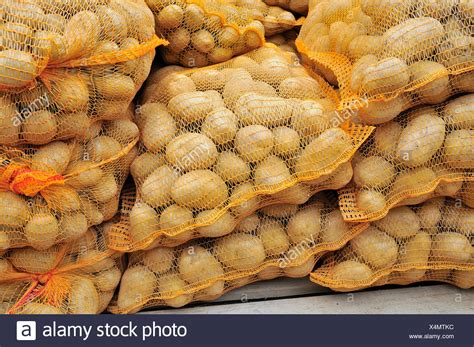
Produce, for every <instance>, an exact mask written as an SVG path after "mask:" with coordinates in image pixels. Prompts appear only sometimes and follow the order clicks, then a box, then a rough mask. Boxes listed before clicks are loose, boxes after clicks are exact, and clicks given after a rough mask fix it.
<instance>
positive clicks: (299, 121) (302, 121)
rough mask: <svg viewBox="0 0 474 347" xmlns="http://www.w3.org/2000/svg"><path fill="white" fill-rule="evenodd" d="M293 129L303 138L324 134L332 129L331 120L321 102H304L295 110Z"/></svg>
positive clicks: (292, 121)
mask: <svg viewBox="0 0 474 347" xmlns="http://www.w3.org/2000/svg"><path fill="white" fill-rule="evenodd" d="M291 127H292V128H293V129H294V130H296V131H297V132H298V134H300V136H301V137H306V136H313V135H316V134H320V133H322V132H323V131H324V130H326V129H328V128H329V127H330V119H329V118H328V115H327V114H326V112H325V108H324V105H323V104H322V103H321V102H320V101H314V100H304V101H302V102H301V103H299V104H298V107H295V109H294V110H293V116H292V118H291Z"/></svg>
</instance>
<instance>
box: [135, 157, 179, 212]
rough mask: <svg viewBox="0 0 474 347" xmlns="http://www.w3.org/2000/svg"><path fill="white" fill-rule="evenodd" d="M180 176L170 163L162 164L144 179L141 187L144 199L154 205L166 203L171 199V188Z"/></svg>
mask: <svg viewBox="0 0 474 347" xmlns="http://www.w3.org/2000/svg"><path fill="white" fill-rule="evenodd" d="M178 177H179V175H178V173H177V172H176V171H175V170H173V169H172V168H170V167H169V166H168V165H163V166H160V167H159V168H158V169H156V170H155V171H153V172H152V173H151V174H150V175H149V176H148V177H147V178H146V179H145V181H143V184H142V186H141V187H140V192H141V196H142V198H143V200H144V201H145V202H146V203H147V204H149V205H150V206H152V207H159V206H163V205H166V204H167V203H169V202H170V201H171V189H172V186H173V185H174V183H175V182H176V180H177V179H178Z"/></svg>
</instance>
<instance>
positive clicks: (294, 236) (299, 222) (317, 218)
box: [287, 206, 321, 244]
mask: <svg viewBox="0 0 474 347" xmlns="http://www.w3.org/2000/svg"><path fill="white" fill-rule="evenodd" d="M320 232H321V209H320V206H308V207H306V208H304V209H302V210H300V211H298V212H297V213H296V214H295V215H294V216H293V217H291V219H290V220H289V222H288V225H287V233H288V237H289V238H290V240H291V242H292V243H293V244H299V243H306V244H311V243H314V242H316V241H317V239H318V237H319V234H320Z"/></svg>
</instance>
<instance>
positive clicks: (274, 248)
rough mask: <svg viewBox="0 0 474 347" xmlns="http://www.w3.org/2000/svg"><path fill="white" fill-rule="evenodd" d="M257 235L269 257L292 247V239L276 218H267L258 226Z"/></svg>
mask: <svg viewBox="0 0 474 347" xmlns="http://www.w3.org/2000/svg"><path fill="white" fill-rule="evenodd" d="M257 235H258V237H259V238H260V240H261V241H262V243H263V247H264V248H265V253H266V255H267V256H268V257H273V256H277V255H279V254H281V253H284V252H286V251H287V250H288V248H290V239H289V238H288V235H287V234H286V231H285V227H284V226H283V224H282V223H281V222H279V221H276V220H265V221H264V222H262V223H261V224H260V226H259V227H258V231H257Z"/></svg>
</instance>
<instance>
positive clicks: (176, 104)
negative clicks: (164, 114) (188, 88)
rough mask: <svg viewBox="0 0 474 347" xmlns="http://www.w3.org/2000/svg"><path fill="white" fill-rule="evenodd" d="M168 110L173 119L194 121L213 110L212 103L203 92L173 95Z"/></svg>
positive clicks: (203, 117)
mask: <svg viewBox="0 0 474 347" xmlns="http://www.w3.org/2000/svg"><path fill="white" fill-rule="evenodd" d="M193 84H194V83H193ZM168 110H169V112H170V113H171V114H172V115H173V116H174V117H175V119H179V120H181V121H185V122H195V121H199V120H203V119H205V118H206V116H207V115H208V114H209V113H210V112H211V111H212V110H213V103H212V99H211V98H210V97H209V95H207V94H205V93H204V92H187V93H181V94H179V95H176V96H175V97H173V98H172V99H171V100H170V101H169V103H168Z"/></svg>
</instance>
